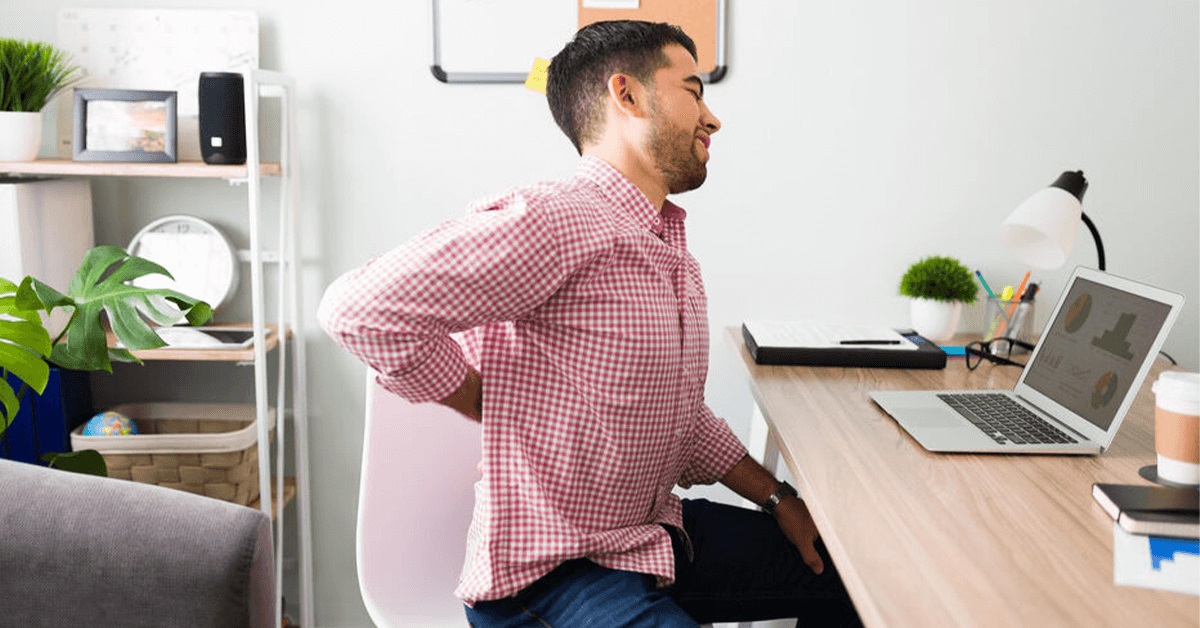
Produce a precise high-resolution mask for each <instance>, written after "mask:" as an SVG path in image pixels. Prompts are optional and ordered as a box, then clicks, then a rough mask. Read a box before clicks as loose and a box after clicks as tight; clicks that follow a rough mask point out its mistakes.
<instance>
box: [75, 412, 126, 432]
mask: <svg viewBox="0 0 1200 628" xmlns="http://www.w3.org/2000/svg"><path fill="white" fill-rule="evenodd" d="M137 433H138V427H137V424H136V423H134V422H133V420H131V419H130V418H129V417H127V416H125V415H124V414H121V413H120V412H113V411H112V410H106V411H104V412H101V413H99V414H97V415H96V416H94V417H92V418H91V419H90V420H88V422H87V425H85V426H83V435H84V436H129V435H132V434H137Z"/></svg>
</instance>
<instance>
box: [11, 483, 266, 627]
mask: <svg viewBox="0 0 1200 628" xmlns="http://www.w3.org/2000/svg"><path fill="white" fill-rule="evenodd" d="M271 543H272V541H271V520H270V518H269V517H267V516H266V515H265V514H263V513H262V512H261V511H258V510H253V509H250V508H246V507H243V506H238V505H235V504H231V503H227V502H222V501H217V500H215V499H210V498H207V497H200V496H198V495H192V494H189V493H185V492H182V491H177V490H171V489H166V488H160V487H157V486H150V485H146V484H138V483H135V482H129V481H125V480H112V479H108V478H100V477H94V476H86V475H79V474H76V473H69V472H66V471H59V470H50V469H46V468H43V467H38V466H34V465H29V464H23V463H19V462H11V461H8V460H0V626H73V625H76V626H123V627H124V626H130V627H134V626H154V627H159V626H189V627H199V626H214V627H215V626H220V627H221V628H231V627H238V626H253V627H256V628H257V627H264V628H265V627H266V626H271V625H272V624H273V623H274V619H275V606H274V599H275V593H274V584H275V583H274V562H273V558H272V549H271Z"/></svg>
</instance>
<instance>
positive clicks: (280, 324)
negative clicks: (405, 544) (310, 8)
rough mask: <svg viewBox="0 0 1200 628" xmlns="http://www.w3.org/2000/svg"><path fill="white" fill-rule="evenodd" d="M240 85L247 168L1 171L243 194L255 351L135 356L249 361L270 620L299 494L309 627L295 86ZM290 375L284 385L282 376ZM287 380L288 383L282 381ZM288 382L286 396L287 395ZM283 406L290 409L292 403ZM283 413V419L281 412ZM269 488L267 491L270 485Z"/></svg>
mask: <svg viewBox="0 0 1200 628" xmlns="http://www.w3.org/2000/svg"><path fill="white" fill-rule="evenodd" d="M242 78H243V85H244V86H245V89H244V94H245V110H246V165H244V166H210V165H208V164H204V163H202V162H180V163H162V164H157V163H110V162H77V161H71V160H61V159H39V160H36V161H31V162H0V173H8V174H20V175H39V176H80V177H160V178H209V179H223V180H226V181H228V182H230V183H231V184H234V185H242V186H245V188H246V196H247V203H246V207H247V218H246V227H247V230H248V234H249V249H248V250H246V251H241V252H239V258H240V259H241V260H242V261H243V262H245V263H247V264H249V266H250V308H251V316H252V320H251V321H250V323H249V326H250V327H252V328H253V329H254V345H253V348H252V349H251V350H249V351H247V350H234V351H228V352H221V351H201V352H196V353H189V352H186V351H181V350H170V349H156V350H152V351H146V352H138V356H139V357H140V358H142V359H143V360H186V361H227V362H243V363H244V362H249V363H251V364H252V365H253V367H254V405H255V414H256V418H257V423H258V453H259V455H258V464H259V491H260V494H261V495H263V496H264V498H263V499H260V500H259V507H260V508H261V509H262V511H263V512H265V513H266V514H267V515H268V516H271V517H273V519H274V524H275V530H274V543H275V550H276V551H275V591H276V605H275V621H276V625H281V624H282V619H283V606H282V590H283V565H284V561H283V550H282V548H283V546H284V538H283V531H284V520H285V518H286V517H285V515H284V513H285V512H286V505H287V499H286V498H287V496H288V495H290V494H291V493H292V492H293V491H294V492H295V495H296V500H295V501H296V508H297V511H298V512H297V532H298V534H299V537H300V538H299V543H298V547H299V553H300V556H299V567H300V583H299V587H300V591H299V593H300V613H301V614H300V624H301V625H302V626H312V625H315V624H314V622H315V620H316V615H315V614H314V611H313V578H312V529H311V519H312V517H311V515H312V507H311V503H310V501H309V496H310V490H309V478H308V472H309V460H308V403H307V394H306V393H307V390H308V388H307V386H308V383H307V369H306V366H305V365H306V362H305V350H304V338H305V335H304V329H303V325H302V319H301V317H300V295H299V269H298V260H297V256H296V233H297V225H296V220H295V214H296V211H295V202H296V198H297V194H296V190H297V184H298V179H299V167H298V161H297V159H296V154H297V153H296V143H295V141H294V138H295V128H296V115H295V84H294V82H293V81H292V79H291V78H290V77H289V76H286V75H284V74H281V73H279V72H272V71H268V70H249V71H246V72H242ZM266 98H271V99H278V100H279V102H280V107H279V110H280V120H279V122H280V132H279V135H280V146H279V149H280V161H279V163H264V162H263V161H262V155H261V150H260V148H261V146H260V137H259V131H258V122H259V104H260V101H261V100H262V99H266ZM267 178H278V181H279V194H278V196H279V207H278V211H277V214H276V216H275V218H276V219H277V220H278V241H277V242H275V243H274V245H275V247H274V248H273V249H272V248H268V246H269V244H267V243H264V242H263V237H262V233H261V232H262V225H263V220H264V213H265V212H264V207H263V202H262V189H263V182H264V179H267ZM268 264H274V265H275V271H276V272H277V275H278V276H277V282H278V286H279V289H278V290H277V292H278V295H277V301H276V304H275V316H274V320H273V321H271V320H268V314H267V297H266V287H265V278H266V266H267V265H268ZM268 328H274V329H276V330H284V333H282V334H272V335H271V338H270V339H269V341H268V335H267V330H268ZM289 349H290V350H291V351H293V352H294V354H293V355H292V356H290V357H291V369H290V371H289V370H288V364H289V363H288V359H289ZM271 351H276V352H277V354H276V357H277V359H278V372H279V377H278V383H277V386H276V390H275V396H276V399H275V403H276V407H277V408H279V409H280V413H279V416H280V417H284V416H286V415H289V414H290V416H291V417H292V421H291V422H292V424H293V426H294V431H295V434H294V436H295V443H294V444H293V447H294V455H295V467H296V469H295V473H296V475H295V478H294V488H293V486H292V485H293V482H292V481H291V480H293V478H287V479H288V480H289V481H288V482H286V483H285V478H284V466H283V462H284V452H285V451H286V446H287V442H288V441H287V429H286V427H285V426H286V425H287V424H288V421H286V420H279V421H277V422H276V424H275V439H276V444H277V447H276V451H277V455H276V456H275V457H274V462H275V466H274V469H272V467H271V462H272V456H271V434H270V432H269V430H270V427H269V420H268V418H267V416H268V412H269V411H270V405H269V394H270V391H269V390H268V387H269V383H268V379H267V367H268V362H267V360H268V354H269V353H270V352H271ZM289 372H290V373H291V377H290V378H288V377H286V376H285V374H286V373H289ZM289 379H290V380H291V381H290V382H289V381H288V380H289ZM289 383H290V388H289ZM289 401H290V403H289ZM289 409H290V412H288V411H289ZM272 482H273V483H274V486H272ZM272 489H274V494H275V495H276V496H277V500H275V501H277V502H278V507H277V508H276V507H275V504H274V503H273V500H269V499H265V496H268V495H272V494H273V491H272Z"/></svg>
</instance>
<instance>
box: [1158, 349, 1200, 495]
mask: <svg viewBox="0 0 1200 628" xmlns="http://www.w3.org/2000/svg"><path fill="white" fill-rule="evenodd" d="M1152 390H1153V391H1154V450H1155V451H1156V452H1158V477H1159V478H1161V479H1163V480H1166V481H1168V482H1174V483H1176V484H1190V485H1193V486H1195V485H1198V484H1200V373H1181V372H1178V371H1168V372H1166V373H1163V374H1162V375H1159V376H1158V380H1157V381H1155V382H1154V386H1153V387H1152Z"/></svg>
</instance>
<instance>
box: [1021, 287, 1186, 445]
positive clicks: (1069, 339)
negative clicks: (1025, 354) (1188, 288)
mask: <svg viewBox="0 0 1200 628" xmlns="http://www.w3.org/2000/svg"><path fill="white" fill-rule="evenodd" d="M1170 312H1171V306H1170V305H1167V304H1165V303H1160V302H1158V301H1154V300H1151V299H1147V298H1144V297H1140V296H1138V295H1136V294H1130V293H1128V292H1124V291H1122V290H1117V289H1115V288H1112V287H1109V286H1103V285H1100V284H1097V283H1095V282H1093V281H1088V280H1086V279H1083V278H1080V279H1078V280H1077V281H1075V282H1074V284H1073V285H1072V287H1071V292H1070V293H1069V294H1068V295H1067V298H1066V300H1065V301H1064V302H1063V306H1062V308H1061V309H1060V310H1059V312H1058V317H1057V318H1056V319H1055V320H1054V322H1052V323H1051V324H1050V326H1049V327H1047V328H1046V331H1045V333H1044V334H1043V336H1042V339H1041V341H1040V342H1041V344H1042V346H1041V348H1040V352H1039V353H1038V358H1037V360H1035V361H1034V363H1033V364H1030V366H1029V372H1028V373H1026V375H1025V383H1026V384H1028V385H1029V386H1031V387H1032V388H1034V389H1035V390H1037V391H1038V392H1040V393H1042V394H1043V395H1046V396H1047V397H1049V398H1051V399H1053V400H1055V401H1057V402H1058V403H1060V404H1062V405H1063V406H1066V407H1067V408H1069V409H1070V410H1072V411H1073V412H1075V413H1076V414H1079V415H1080V416H1082V417H1084V418H1085V419H1087V420H1088V421H1091V422H1092V423H1093V424H1095V425H1096V427H1099V428H1100V429H1102V430H1107V429H1108V426H1109V424H1111V423H1112V420H1113V417H1114V416H1115V414H1116V412H1117V410H1118V409H1119V408H1120V406H1121V401H1122V400H1123V399H1124V398H1125V394H1126V392H1127V391H1128V390H1129V387H1130V385H1131V384H1132V383H1133V380H1134V378H1135V377H1137V373H1138V371H1139V370H1140V369H1141V366H1142V362H1143V361H1144V360H1145V357H1146V354H1147V353H1148V352H1149V351H1150V348H1151V346H1152V345H1153V344H1154V340H1155V338H1156V337H1157V335H1158V332H1159V330H1160V329H1162V326H1163V322H1164V321H1165V320H1166V318H1167V315H1168V314H1170Z"/></svg>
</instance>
